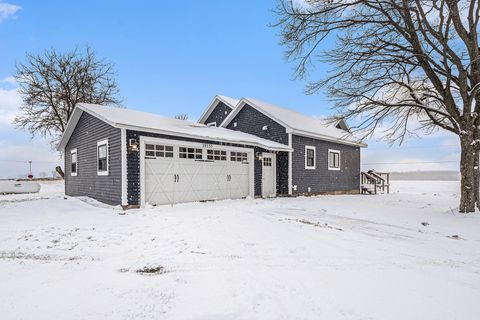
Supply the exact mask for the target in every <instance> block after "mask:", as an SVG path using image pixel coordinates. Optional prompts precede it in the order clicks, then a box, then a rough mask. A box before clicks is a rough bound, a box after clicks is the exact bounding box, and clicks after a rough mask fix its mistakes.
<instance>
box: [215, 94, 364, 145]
mask: <svg viewBox="0 0 480 320" xmlns="http://www.w3.org/2000/svg"><path fill="white" fill-rule="evenodd" d="M245 104H248V105H250V106H252V107H254V108H256V109H257V110H259V111H260V112H262V113H264V114H265V115H267V116H268V117H270V118H272V119H273V120H275V121H277V122H279V123H280V124H281V125H283V126H285V127H287V128H289V129H291V130H292V132H293V133H296V134H298V135H305V136H313V137H316V138H318V139H325V140H334V141H336V142H339V143H345V144H354V145H358V146H366V145H365V144H363V143H362V142H361V141H360V140H359V139H357V138H355V137H354V136H353V135H352V134H351V133H349V132H347V131H345V130H342V129H339V128H337V127H336V126H335V125H332V124H327V123H326V122H325V120H322V119H317V118H314V117H310V116H307V115H304V114H302V113H300V112H297V111H293V110H290V109H287V108H282V107H279V106H276V105H273V104H270V103H266V102H263V101H260V100H258V99H253V98H243V99H241V100H240V102H239V104H238V105H237V108H236V109H235V110H234V112H232V113H231V114H230V115H229V116H228V117H227V118H226V119H225V121H224V122H223V123H222V126H223V127H225V126H226V125H228V123H230V121H231V120H232V119H233V118H234V117H235V115H236V114H237V113H238V112H240V109H241V108H242V107H243V106H244V105H245Z"/></svg>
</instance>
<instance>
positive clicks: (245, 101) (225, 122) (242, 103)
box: [220, 98, 293, 133]
mask: <svg viewBox="0 0 480 320" xmlns="http://www.w3.org/2000/svg"><path fill="white" fill-rule="evenodd" d="M246 104H248V105H249V106H251V107H253V108H255V110H257V111H258V112H260V113H262V114H264V115H265V116H267V117H269V118H270V119H272V120H274V121H275V122H277V123H278V124H280V125H281V126H283V127H284V128H285V130H286V132H287V133H290V132H292V131H293V129H292V128H291V127H289V126H288V125H287V124H286V123H284V122H283V121H281V120H279V119H277V118H276V117H274V116H273V115H271V114H269V113H268V112H265V110H263V109H262V108H260V107H258V106H257V105H256V104H255V103H253V102H251V101H250V100H248V99H245V98H242V99H240V101H239V102H238V104H237V106H236V107H235V109H234V110H233V112H230V114H229V115H228V116H227V117H226V118H225V120H223V122H222V124H221V125H220V127H224V128H226V127H227V126H228V124H229V123H230V122H232V120H233V118H235V116H236V115H237V114H238V113H239V112H240V111H241V110H242V109H243V107H244V106H245V105H246Z"/></svg>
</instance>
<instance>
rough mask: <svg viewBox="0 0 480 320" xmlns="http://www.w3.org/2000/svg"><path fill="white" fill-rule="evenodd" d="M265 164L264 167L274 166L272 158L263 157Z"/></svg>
mask: <svg viewBox="0 0 480 320" xmlns="http://www.w3.org/2000/svg"><path fill="white" fill-rule="evenodd" d="M263 166H264V167H271V166H272V158H263Z"/></svg>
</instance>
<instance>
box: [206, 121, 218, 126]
mask: <svg viewBox="0 0 480 320" xmlns="http://www.w3.org/2000/svg"><path fill="white" fill-rule="evenodd" d="M216 126H217V121H213V122H209V123H207V127H216Z"/></svg>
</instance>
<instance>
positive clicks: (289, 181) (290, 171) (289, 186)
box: [288, 133, 293, 195]
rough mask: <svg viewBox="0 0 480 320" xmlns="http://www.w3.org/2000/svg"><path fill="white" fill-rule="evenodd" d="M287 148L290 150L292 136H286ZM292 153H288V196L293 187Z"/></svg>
mask: <svg viewBox="0 0 480 320" xmlns="http://www.w3.org/2000/svg"><path fill="white" fill-rule="evenodd" d="M288 147H289V148H290V149H292V134H291V133H289V134H288ZM292 160H293V151H289V152H288V194H290V195H291V194H292V187H293V176H292V174H293V163H292Z"/></svg>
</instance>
